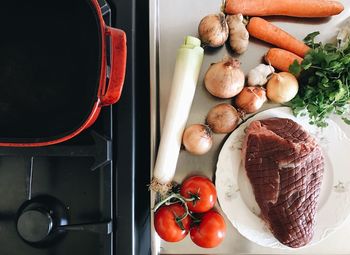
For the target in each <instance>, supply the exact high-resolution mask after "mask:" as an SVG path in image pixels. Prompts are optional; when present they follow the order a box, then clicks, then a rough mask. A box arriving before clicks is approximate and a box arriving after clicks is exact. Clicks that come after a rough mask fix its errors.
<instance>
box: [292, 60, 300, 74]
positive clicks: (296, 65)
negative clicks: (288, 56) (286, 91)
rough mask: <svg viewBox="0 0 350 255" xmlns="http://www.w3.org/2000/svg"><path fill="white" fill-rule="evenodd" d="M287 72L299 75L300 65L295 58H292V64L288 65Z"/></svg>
mask: <svg viewBox="0 0 350 255" xmlns="http://www.w3.org/2000/svg"><path fill="white" fill-rule="evenodd" d="M289 72H290V73H291V74H293V75H295V76H297V75H299V73H300V72H301V65H300V64H299V63H298V61H297V60H294V62H293V64H291V65H290V66H289Z"/></svg>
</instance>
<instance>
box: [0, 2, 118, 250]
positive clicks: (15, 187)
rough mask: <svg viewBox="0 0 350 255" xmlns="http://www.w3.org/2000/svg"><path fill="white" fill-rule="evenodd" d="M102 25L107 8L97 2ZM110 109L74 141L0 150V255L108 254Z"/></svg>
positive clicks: (110, 244)
mask: <svg viewBox="0 0 350 255" xmlns="http://www.w3.org/2000/svg"><path fill="white" fill-rule="evenodd" d="M99 3H100V5H101V9H102V12H103V14H104V19H105V21H106V24H110V23H111V11H110V8H109V6H108V5H107V3H106V2H105V1H99ZM112 137H113V113H112V107H109V108H108V107H107V108H104V109H103V111H102V113H101V115H100V118H99V120H98V121H97V122H96V123H95V124H94V125H93V126H92V127H91V128H90V129H89V130H88V131H86V132H85V133H82V134H81V135H80V136H78V137H76V138H75V139H73V140H71V141H69V142H66V143H63V144H58V145H54V146H48V147H38V148H7V147H1V148H0V194H1V200H0V254H15V255H17V254H18V255H22V254H27V255H30V254H36V255H40V254H43V255H44V254H57V255H59V254H65V255H69V254H85V255H88V254H91V255H99V254H101V255H102V254H103V255H107V254H113V248H114V239H113V233H114V225H115V209H114V208H115V205H114V200H113V198H114V197H115V194H114V192H115V176H114V165H113V160H112V159H113V155H112V142H113V140H112Z"/></svg>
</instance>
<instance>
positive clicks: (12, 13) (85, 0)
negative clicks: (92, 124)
mask: <svg viewBox="0 0 350 255" xmlns="http://www.w3.org/2000/svg"><path fill="white" fill-rule="evenodd" d="M100 67H101V31H100V27H99V19H98V16H97V13H96V10H95V7H94V6H93V5H92V4H91V2H90V1H89V0H74V1H72V0H60V1H47V0H45V1H43V0H35V1H23V0H11V1H3V2H2V3H1V8H0V119H1V121H0V142H43V141H48V140H51V139H57V138H60V137H63V136H65V135H67V134H69V133H70V132H72V131H74V130H76V129H77V128H79V127H80V126H81V125H82V124H83V123H84V122H85V121H86V119H87V117H88V116H89V115H90V113H91V110H92V107H93V105H94V103H95V102H96V99H97V90H98V86H99V78H100Z"/></svg>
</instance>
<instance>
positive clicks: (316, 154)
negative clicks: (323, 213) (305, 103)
mask: <svg viewBox="0 0 350 255" xmlns="http://www.w3.org/2000/svg"><path fill="white" fill-rule="evenodd" d="M242 153H243V162H244V164H245V169H246V171H247V175H248V178H249V180H250V182H251V184H252V186H253V190H254V195H255V199H256V201H257V203H258V205H259V207H260V209H261V217H262V219H263V220H264V221H265V222H266V223H267V224H268V226H269V228H270V230H271V232H272V233H273V235H274V236H275V237H276V238H277V239H278V240H279V241H280V242H281V243H283V244H284V245H287V246H290V247H293V248H296V247H301V246H304V245H306V244H307V243H308V242H310V240H311V239H312V236H313V228H314V224H315V213H316V207H317V200H318V197H319V193H320V186H321V182H322V176H323V168H324V163H323V156H322V152H321V149H320V147H319V146H318V144H317V143H316V141H315V139H314V138H313V137H311V136H310V135H309V134H308V133H307V132H306V131H305V130H304V129H303V128H302V127H301V126H300V125H299V124H297V123H296V122H294V121H292V120H290V119H282V118H271V119H265V120H260V121H253V122H252V123H251V124H250V125H249V127H248V128H247V130H246V137H245V141H244V144H243V150H242Z"/></svg>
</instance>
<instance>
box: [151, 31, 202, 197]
mask: <svg viewBox="0 0 350 255" xmlns="http://www.w3.org/2000/svg"><path fill="white" fill-rule="evenodd" d="M200 44H201V41H200V40H199V39H198V38H196V37H192V36H187V37H186V38H185V41H184V43H183V44H182V45H181V47H180V48H179V49H178V52H177V57H176V64H175V69H174V75H173V80H172V85H171V91H170V97H169V101H168V107H167V111H166V115H165V120H164V124H163V129H162V134H161V138H160V144H159V148H158V155H157V159H156V163H155V167H154V172H153V180H152V183H151V189H152V190H154V191H157V192H160V193H163V194H164V193H166V192H167V191H168V190H169V189H170V188H171V182H172V180H173V178H174V175H175V171H176V164H177V160H178V157H179V153H180V148H181V140H182V134H183V132H184V130H185V127H186V122H187V119H188V116H189V113H190V110H191V105H192V101H193V98H194V93H195V90H196V86H197V81H198V76H199V72H200V69H201V66H202V62H203V56H204V50H203V48H202V47H201V46H200Z"/></svg>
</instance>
